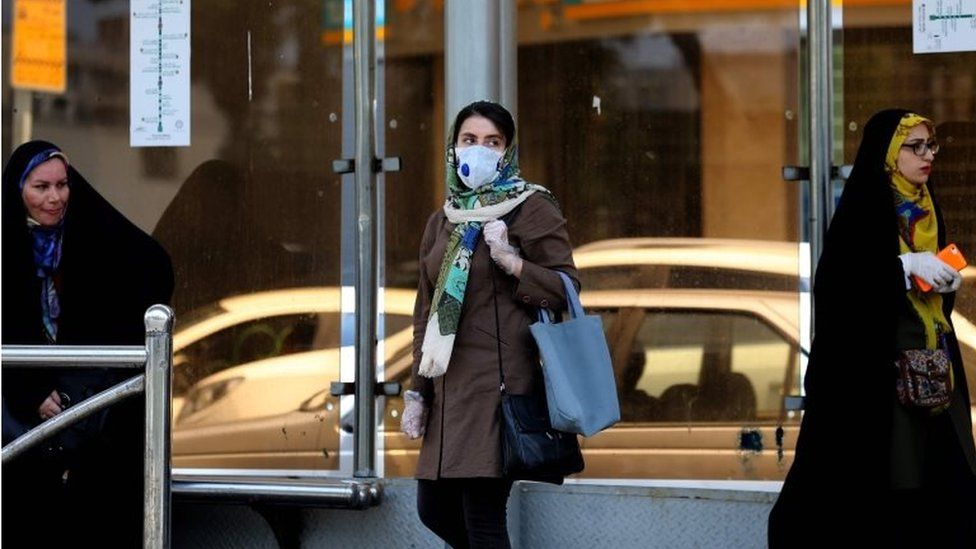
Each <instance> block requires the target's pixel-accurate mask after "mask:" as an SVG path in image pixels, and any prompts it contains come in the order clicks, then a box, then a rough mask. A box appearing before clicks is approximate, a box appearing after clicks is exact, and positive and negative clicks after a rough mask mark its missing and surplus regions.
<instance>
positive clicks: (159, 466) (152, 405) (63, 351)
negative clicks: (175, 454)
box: [0, 305, 173, 549]
mask: <svg viewBox="0 0 976 549" xmlns="http://www.w3.org/2000/svg"><path fill="white" fill-rule="evenodd" d="M145 323H146V345H145V347H137V346H131V347H130V346H125V347H122V346H105V347H96V346H91V347H89V346H53V345H4V346H3V347H2V351H0V352H2V361H3V366H4V367H14V366H16V367H19V368H24V367H30V368H51V367H58V368H92V367H98V368H106V367H108V368H131V369H135V368H140V367H141V368H144V370H145V372H144V373H143V374H139V375H137V376H135V377H132V378H130V379H128V380H126V381H124V382H122V383H119V384H118V385H115V386H113V387H111V388H109V389H106V390H105V391H102V392H101V393H98V394H96V395H94V396H92V397H90V398H88V399H86V400H84V401H82V402H80V403H78V404H77V405H75V406H72V407H71V408H68V409H66V410H65V411H64V412H62V413H60V414H58V415H56V416H54V417H53V418H51V419H49V420H47V421H45V422H44V423H42V424H40V425H38V426H37V427H35V428H33V429H31V430H30V431H28V432H27V433H25V434H23V435H22V436H20V437H18V438H17V439H16V440H14V441H13V442H11V443H10V444H8V445H6V446H4V447H3V451H2V459H3V463H7V462H9V461H10V460H12V459H14V458H15V457H17V456H18V455H20V454H22V453H23V452H25V451H26V450H28V449H30V448H31V447H33V446H35V445H37V444H38V443H40V442H41V441H43V440H45V439H46V438H48V437H50V436H51V435H54V434H56V433H58V432H60V431H61V430H63V429H65V428H67V427H68V426H70V425H71V424H73V423H75V422H77V421H79V420H81V419H84V418H85V417H88V416H90V415H91V414H94V413H95V412H97V411H99V410H102V409H104V408H106V407H108V406H111V405H112V404H114V403H116V402H118V401H120V400H122V399H124V398H126V397H128V396H130V395H134V394H136V393H139V392H144V393H145V395H146V432H145V449H144V452H145V454H144V456H145V463H144V473H145V491H144V496H143V498H144V499H143V512H144V522H143V532H144V540H143V547H147V548H154V549H155V548H168V547H169V545H170V516H171V515H170V497H171V496H170V490H171V488H170V376H171V372H172V367H173V311H172V309H170V308H169V307H167V306H165V305H153V306H152V307H150V308H149V309H148V310H147V311H146V316H145Z"/></svg>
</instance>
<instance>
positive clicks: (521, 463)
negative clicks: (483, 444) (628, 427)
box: [489, 259, 584, 484]
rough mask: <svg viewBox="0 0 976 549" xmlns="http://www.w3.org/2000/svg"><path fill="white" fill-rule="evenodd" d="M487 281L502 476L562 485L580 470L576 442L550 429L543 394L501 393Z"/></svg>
mask: <svg viewBox="0 0 976 549" xmlns="http://www.w3.org/2000/svg"><path fill="white" fill-rule="evenodd" d="M489 261H491V259H489ZM492 267H494V262H492ZM490 277H491V282H492V291H493V293H494V300H495V340H496V344H497V347H498V378H499V383H500V385H499V390H500V391H501V431H502V474H503V475H504V476H505V477H506V478H511V479H515V480H536V481H540V482H549V483H552V484H562V483H563V477H565V476H567V475H572V474H574V473H579V472H580V471H582V470H583V467H584V463H583V454H582V453H581V452H580V447H579V440H578V439H577V438H576V435H575V434H574V433H565V432H562V431H557V430H556V429H553V428H552V425H551V424H550V422H549V408H548V406H547V405H546V395H545V393H544V392H542V391H536V393H535V394H527V395H513V394H511V393H509V392H508V391H506V390H505V372H504V370H503V369H502V343H501V337H500V336H501V330H500V325H499V321H498V293H497V291H495V276H494V273H492V274H491V275H490Z"/></svg>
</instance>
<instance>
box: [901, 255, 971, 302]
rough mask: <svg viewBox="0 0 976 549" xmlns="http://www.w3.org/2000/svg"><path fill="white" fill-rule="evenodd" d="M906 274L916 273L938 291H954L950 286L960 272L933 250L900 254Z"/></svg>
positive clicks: (915, 274)
mask: <svg viewBox="0 0 976 549" xmlns="http://www.w3.org/2000/svg"><path fill="white" fill-rule="evenodd" d="M898 259H900V260H901V264H902V266H903V267H904V269H905V274H906V275H914V276H917V277H919V278H921V279H922V280H924V281H925V282H928V283H929V284H930V285H932V288H934V289H935V290H936V291H938V292H942V293H944V292H947V291H952V290H949V289H948V288H949V287H951V286H952V285H953V284H955V285H956V287H958V283H957V282H955V279H956V278H959V273H957V272H956V271H955V269H953V268H952V267H950V266H949V265H947V264H946V263H945V262H944V261H942V260H941V259H939V258H938V257H935V254H934V253H932V252H909V253H905V254H901V255H900V256H898Z"/></svg>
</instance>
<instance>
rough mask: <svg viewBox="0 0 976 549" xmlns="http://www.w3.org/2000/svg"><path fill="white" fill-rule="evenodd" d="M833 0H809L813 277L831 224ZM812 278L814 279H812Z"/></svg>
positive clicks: (811, 255) (811, 253)
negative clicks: (831, 15)
mask: <svg viewBox="0 0 976 549" xmlns="http://www.w3.org/2000/svg"><path fill="white" fill-rule="evenodd" d="M830 11H831V10H830V0H808V1H807V48H808V51H809V56H810V61H809V63H808V64H807V67H808V71H809V78H808V79H807V82H808V86H809V87H808V90H807V91H808V98H809V105H808V108H809V110H810V134H809V141H808V146H809V151H810V257H811V262H810V270H811V273H810V274H811V277H812V276H813V275H814V271H815V269H816V266H817V260H818V259H819V258H820V252H821V251H822V249H823V239H824V235H825V234H826V232H827V224H828V223H830V211H831V210H832V208H831V204H830V200H831V193H830V188H831V167H832V160H833V159H832V157H833V139H832V137H833V136H832V133H831V125H832V123H833V114H832V112H831V100H832V98H833V78H832V75H833V70H832V65H833V62H832V59H831V54H832V44H831V22H830ZM811 280H812V278H811Z"/></svg>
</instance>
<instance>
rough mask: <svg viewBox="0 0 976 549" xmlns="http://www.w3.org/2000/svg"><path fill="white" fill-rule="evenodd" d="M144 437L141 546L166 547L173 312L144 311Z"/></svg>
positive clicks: (161, 309)
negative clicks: (145, 355)
mask: <svg viewBox="0 0 976 549" xmlns="http://www.w3.org/2000/svg"><path fill="white" fill-rule="evenodd" d="M145 322H146V353H147V357H146V385H145V394H146V434H145V441H146V446H145V463H144V469H143V470H144V472H145V490H144V498H145V499H144V501H143V512H144V523H143V533H144V539H143V547H147V548H149V547H151V548H154V549H159V548H163V549H166V548H168V547H169V545H170V374H171V372H172V368H173V310H172V309H170V308H169V307H167V306H165V305H153V306H152V307H150V308H149V310H147V311H146V317H145Z"/></svg>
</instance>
